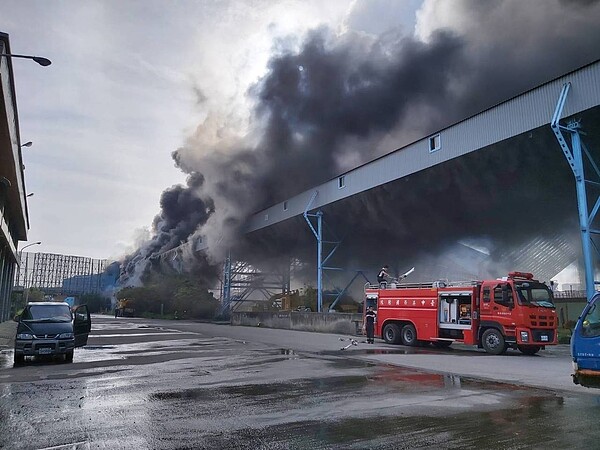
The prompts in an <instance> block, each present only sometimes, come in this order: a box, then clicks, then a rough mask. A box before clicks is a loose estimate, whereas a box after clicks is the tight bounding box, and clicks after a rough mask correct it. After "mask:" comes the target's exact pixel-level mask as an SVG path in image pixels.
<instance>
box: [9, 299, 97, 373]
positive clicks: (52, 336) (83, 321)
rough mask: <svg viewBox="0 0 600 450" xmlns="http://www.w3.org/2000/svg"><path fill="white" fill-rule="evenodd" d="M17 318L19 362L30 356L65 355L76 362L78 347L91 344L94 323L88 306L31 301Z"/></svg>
mask: <svg viewBox="0 0 600 450" xmlns="http://www.w3.org/2000/svg"><path fill="white" fill-rule="evenodd" d="M15 320H17V321H18V322H19V324H18V325H17V335H16V337H15V357H14V362H15V364H22V363H23V362H24V361H25V357H26V356H55V355H65V361H66V362H72V361H73V351H74V350H75V347H83V346H84V345H86V344H87V340H88V335H89V333H90V329H91V326H92V321H91V318H90V313H89V310H88V307H87V305H80V306H76V307H74V308H73V309H71V308H70V307H69V305H68V304H67V303H64V302H32V303H28V304H27V306H25V309H23V312H22V313H21V314H20V315H19V316H17V317H15Z"/></svg>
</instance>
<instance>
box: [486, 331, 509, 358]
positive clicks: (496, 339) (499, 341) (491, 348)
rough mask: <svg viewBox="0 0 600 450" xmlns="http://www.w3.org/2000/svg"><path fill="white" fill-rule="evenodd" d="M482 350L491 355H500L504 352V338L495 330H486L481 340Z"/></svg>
mask: <svg viewBox="0 0 600 450" xmlns="http://www.w3.org/2000/svg"><path fill="white" fill-rule="evenodd" d="M481 340H482V345H483V348H484V349H485V351H486V352H488V353H489V354H491V355H501V354H502V353H504V352H505V351H506V343H505V342H504V336H502V333H500V331H499V330H497V329H496V328H488V329H487V330H485V332H484V333H483V336H482V338H481Z"/></svg>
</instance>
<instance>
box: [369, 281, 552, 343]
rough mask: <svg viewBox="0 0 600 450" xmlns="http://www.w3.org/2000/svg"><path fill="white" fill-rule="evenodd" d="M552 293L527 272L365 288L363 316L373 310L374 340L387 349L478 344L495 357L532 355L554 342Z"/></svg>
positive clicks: (370, 285)
mask: <svg viewBox="0 0 600 450" xmlns="http://www.w3.org/2000/svg"><path fill="white" fill-rule="evenodd" d="M552 300H553V295H552V291H551V290H550V288H549V287H548V286H546V284H544V283H542V282H539V281H537V280H534V278H533V275H532V274H531V273H524V272H510V273H509V274H508V277H503V278H499V279H497V280H486V281H469V282H447V281H435V282H432V283H402V284H396V283H389V284H387V285H372V284H367V285H365V306H366V307H365V308H364V309H365V311H366V309H367V308H368V307H369V306H373V308H374V309H376V310H377V321H376V324H375V335H376V336H377V337H381V338H383V339H384V340H385V342H387V343H388V344H398V343H402V344H404V345H408V346H416V345H418V344H421V343H426V342H432V343H433V344H434V345H436V346H437V347H448V346H450V345H451V344H452V343H453V342H461V343H464V344H470V345H477V346H478V347H479V348H484V349H485V351H486V352H488V353H491V354H493V355H499V354H502V353H504V352H505V351H506V350H507V349H508V348H518V349H519V350H520V351H521V352H523V353H524V354H526V355H534V354H536V353H537V352H538V351H540V349H543V348H545V346H546V345H555V344H557V343H558V341H557V326H558V318H557V315H556V308H555V306H554V304H553V302H552Z"/></svg>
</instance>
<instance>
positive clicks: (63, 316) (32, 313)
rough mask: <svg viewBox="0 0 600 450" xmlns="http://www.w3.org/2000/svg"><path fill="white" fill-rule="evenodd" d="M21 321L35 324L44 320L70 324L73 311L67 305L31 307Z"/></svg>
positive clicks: (24, 312)
mask: <svg viewBox="0 0 600 450" xmlns="http://www.w3.org/2000/svg"><path fill="white" fill-rule="evenodd" d="M21 319H22V320H29V321H33V322H35V321H42V320H52V321H56V322H70V321H71V310H70V309H69V305H67V304H66V303H64V304H57V305H31V306H30V307H29V308H26V309H25V311H23V315H22V316H21Z"/></svg>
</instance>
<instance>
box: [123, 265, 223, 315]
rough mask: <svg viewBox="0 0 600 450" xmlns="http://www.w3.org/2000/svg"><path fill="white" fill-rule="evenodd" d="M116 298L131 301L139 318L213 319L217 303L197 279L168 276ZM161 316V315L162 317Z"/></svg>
mask: <svg viewBox="0 0 600 450" xmlns="http://www.w3.org/2000/svg"><path fill="white" fill-rule="evenodd" d="M117 299H119V300H122V299H128V300H130V305H131V306H132V307H133V308H134V309H135V315H136V316H142V317H163V318H167V317H175V313H177V317H178V318H180V319H182V318H193V319H212V318H213V317H214V315H215V311H216V309H217V306H218V300H216V299H215V298H214V297H213V295H212V294H211V293H210V292H209V291H208V289H206V287H205V286H203V285H202V284H201V283H199V282H198V281H197V280H195V279H189V278H186V277H185V276H181V275H178V276H169V277H163V278H160V279H156V278H155V279H153V280H152V282H151V283H149V284H148V285H147V286H144V287H127V288H124V289H121V290H120V291H119V292H118V293H117ZM161 313H162V315H161Z"/></svg>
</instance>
